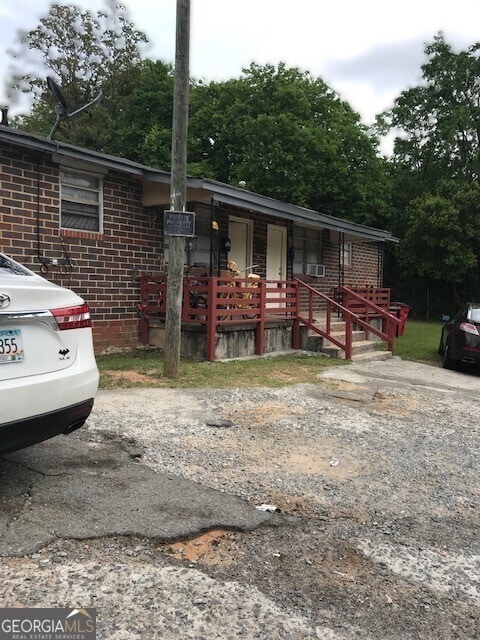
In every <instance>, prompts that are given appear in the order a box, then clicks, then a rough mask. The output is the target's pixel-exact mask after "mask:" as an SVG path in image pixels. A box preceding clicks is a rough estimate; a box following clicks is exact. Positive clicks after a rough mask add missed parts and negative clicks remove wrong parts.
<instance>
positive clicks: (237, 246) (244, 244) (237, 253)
mask: <svg viewBox="0 0 480 640" xmlns="http://www.w3.org/2000/svg"><path fill="white" fill-rule="evenodd" d="M228 237H229V238H230V251H229V252H228V259H229V260H233V261H234V262H235V263H236V265H237V271H240V272H241V273H240V277H241V278H246V276H247V275H248V274H246V273H245V269H246V268H247V267H250V266H251V264H252V262H251V260H252V224H251V222H250V220H242V219H240V218H230V220H229V221H228Z"/></svg>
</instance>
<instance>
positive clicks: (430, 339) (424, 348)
mask: <svg viewBox="0 0 480 640" xmlns="http://www.w3.org/2000/svg"><path fill="white" fill-rule="evenodd" d="M441 330H442V323H441V322H433V321H424V320H411V319H408V320H407V323H406V325H405V333H404V334H403V336H400V337H399V338H397V339H396V340H395V348H394V351H393V353H394V355H396V356H400V357H401V358H403V359H404V360H415V361H416V362H423V363H424V364H431V365H435V366H438V365H439V364H440V363H441V356H439V355H438V343H439V341H440V332H441Z"/></svg>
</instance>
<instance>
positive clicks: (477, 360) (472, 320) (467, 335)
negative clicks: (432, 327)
mask: <svg viewBox="0 0 480 640" xmlns="http://www.w3.org/2000/svg"><path fill="white" fill-rule="evenodd" d="M438 353H439V354H440V355H443V366H444V367H445V369H456V368H458V367H460V366H461V365H462V363H464V364H470V365H480V303H478V302H468V303H467V304H465V305H464V306H463V307H462V308H461V309H460V311H459V312H458V313H457V314H456V315H455V316H454V317H453V319H452V320H449V321H448V322H447V323H446V324H444V325H443V327H442V335H441V337H440V344H439V346H438Z"/></svg>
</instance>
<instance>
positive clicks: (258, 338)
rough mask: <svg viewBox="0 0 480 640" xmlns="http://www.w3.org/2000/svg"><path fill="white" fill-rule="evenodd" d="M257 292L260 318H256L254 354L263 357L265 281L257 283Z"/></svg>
mask: <svg viewBox="0 0 480 640" xmlns="http://www.w3.org/2000/svg"><path fill="white" fill-rule="evenodd" d="M258 291H259V305H260V316H259V318H258V322H257V326H256V330H255V354H256V355H257V356H263V354H264V353H265V315H266V306H267V305H266V301H267V293H266V282H265V280H260V281H259V282H258Z"/></svg>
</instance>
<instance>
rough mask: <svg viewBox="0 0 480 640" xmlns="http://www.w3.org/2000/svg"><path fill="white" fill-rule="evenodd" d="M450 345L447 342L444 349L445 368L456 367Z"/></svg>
mask: <svg viewBox="0 0 480 640" xmlns="http://www.w3.org/2000/svg"><path fill="white" fill-rule="evenodd" d="M449 351H450V346H449V344H448V342H447V344H446V345H445V349H444V350H443V368H444V369H455V365H454V363H453V360H452V359H451V357H450V353H449Z"/></svg>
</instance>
